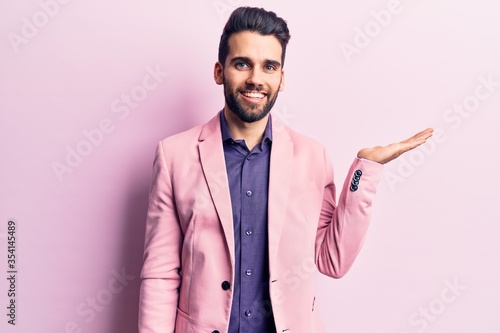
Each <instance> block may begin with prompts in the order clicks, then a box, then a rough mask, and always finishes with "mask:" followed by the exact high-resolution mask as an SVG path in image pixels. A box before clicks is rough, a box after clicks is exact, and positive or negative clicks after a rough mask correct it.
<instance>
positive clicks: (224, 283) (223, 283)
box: [221, 281, 231, 290]
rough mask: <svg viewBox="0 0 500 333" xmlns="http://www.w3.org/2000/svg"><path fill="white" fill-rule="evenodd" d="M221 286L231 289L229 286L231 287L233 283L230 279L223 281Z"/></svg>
mask: <svg viewBox="0 0 500 333" xmlns="http://www.w3.org/2000/svg"><path fill="white" fill-rule="evenodd" d="M221 286H222V289H224V290H229V288H231V284H230V283H229V282H228V281H224V282H222V285H221Z"/></svg>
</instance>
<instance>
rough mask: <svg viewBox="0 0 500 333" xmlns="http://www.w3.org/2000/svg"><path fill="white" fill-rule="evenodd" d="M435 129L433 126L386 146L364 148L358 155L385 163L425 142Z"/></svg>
mask: <svg viewBox="0 0 500 333" xmlns="http://www.w3.org/2000/svg"><path fill="white" fill-rule="evenodd" d="M433 131H434V130H433V129H432V128H428V129H426V130H423V131H422V132H419V133H417V134H415V135H414V136H412V137H411V138H409V139H406V140H404V141H401V142H397V143H391V144H390V145H388V146H385V147H381V146H377V147H373V148H363V149H361V150H360V151H359V152H358V157H359V158H365V159H367V160H371V161H374V162H378V163H380V164H385V163H387V162H390V161H392V160H393V159H395V158H397V157H398V156H399V155H401V154H403V153H406V152H407V151H409V150H412V149H413V148H415V147H418V146H420V145H421V144H422V143H425V140H427V139H428V138H429V137H430V136H431V135H432V132H433Z"/></svg>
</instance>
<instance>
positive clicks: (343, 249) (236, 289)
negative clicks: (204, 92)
mask: <svg viewBox="0 0 500 333" xmlns="http://www.w3.org/2000/svg"><path fill="white" fill-rule="evenodd" d="M289 39H290V35H289V32H288V28H287V25H286V22H285V21H284V20H283V19H281V18H279V17H277V16H276V15H275V14H274V13H273V12H268V11H265V10H264V9H257V8H248V7H245V8H238V9H236V10H235V11H234V12H233V13H232V15H231V17H230V18H229V21H228V22H227V24H226V26H225V27H224V31H223V34H222V37H221V41H220V45H219V61H218V62H217V63H216V64H215V69H214V77H215V82H216V83H217V84H220V85H223V86H224V97H225V105H224V108H223V110H222V111H221V112H219V113H218V114H216V115H215V117H214V118H213V119H212V120H210V121H209V122H208V123H206V124H204V125H201V126H198V127H195V128H193V129H190V130H188V131H186V132H183V133H180V134H177V135H174V136H171V137H169V138H167V139H165V140H163V141H161V142H160V143H159V144H158V147H157V151H156V158H155V161H154V169H153V182H152V185H151V192H150V204H149V210H148V215H147V225H146V242H145V250H144V266H143V270H142V274H141V277H142V279H143V280H142V286H141V296H140V313H139V332H140V333H153V332H154V333H166V332H189V333H201V332H211V333H226V332H229V333H239V332H241V333H247V332H252V333H268V332H272V333H274V332H280V333H281V332H298V333H314V332H322V328H321V327H322V326H321V322H320V320H319V318H318V315H317V308H316V307H315V297H316V296H315V291H314V286H313V281H314V278H313V275H314V274H313V273H314V270H316V268H317V270H319V271H320V272H321V273H323V274H326V275H328V276H331V277H334V278H339V277H341V276H343V275H344V274H345V273H346V272H347V271H348V270H349V268H350V267H351V265H352V263H353V261H354V259H355V258H356V256H357V254H358V252H359V250H360V248H361V245H362V243H363V240H364V237H365V233H366V230H367V227H368V224H369V218H370V212H371V203H372V200H373V198H374V195H375V192H376V185H377V183H378V182H379V179H380V177H381V173H382V164H384V163H386V162H388V161H390V160H392V159H394V158H396V157H397V156H399V155H400V154H402V153H404V152H406V151H408V150H410V149H413V148H414V147H416V146H418V145H420V144H422V143H423V142H425V140H426V139H427V138H428V137H429V136H430V135H431V134H432V130H431V129H428V130H425V131H423V132H420V133H419V134H417V135H415V136H413V137H412V138H410V139H408V140H405V141H403V142H400V143H395V144H392V145H389V146H386V147H375V148H365V149H362V150H360V151H359V153H358V156H357V158H355V160H354V162H353V164H352V165H351V167H350V169H349V172H348V175H347V179H346V181H345V184H344V185H343V187H342V191H341V194H340V198H339V200H338V202H337V201H336V193H335V186H334V184H333V171H332V166H331V164H330V158H329V157H328V154H327V152H326V150H325V148H324V147H323V146H321V145H320V144H318V143H316V142H315V141H313V140H311V139H308V138H307V137H305V136H303V135H301V134H298V133H296V132H295V131H293V130H291V129H289V128H287V127H286V126H284V125H281V124H278V123H277V122H276V120H275V119H272V117H271V115H270V111H271V109H272V107H273V104H274V102H275V101H276V98H277V96H278V93H279V91H282V90H283V87H284V71H283V64H284V60H285V50H286V45H287V43H288V40H289Z"/></svg>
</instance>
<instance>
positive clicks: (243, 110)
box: [222, 77, 278, 123]
mask: <svg viewBox="0 0 500 333" xmlns="http://www.w3.org/2000/svg"><path fill="white" fill-rule="evenodd" d="M222 83H223V84H224V98H225V99H226V105H227V107H228V108H229V110H230V111H231V112H232V113H234V114H235V115H237V116H238V117H239V118H240V119H241V120H242V121H244V122H246V123H253V122H256V121H259V120H261V119H263V118H264V117H265V116H267V114H268V113H269V112H270V111H271V109H272V108H273V106H274V103H275V102H276V99H277V98H278V91H276V92H275V93H274V94H271V93H268V94H266V96H264V97H263V98H266V99H267V102H266V103H265V104H264V105H263V106H257V105H251V104H250V105H248V106H243V104H242V101H241V97H240V92H241V91H257V92H261V91H262V90H263V89H262V88H261V87H257V86H255V85H246V86H245V87H243V88H238V89H235V88H234V87H233V86H232V85H231V84H229V83H228V82H227V81H226V79H225V78H224V77H223V78H222ZM247 104H249V103H247Z"/></svg>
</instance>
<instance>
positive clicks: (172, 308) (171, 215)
mask: <svg viewBox="0 0 500 333" xmlns="http://www.w3.org/2000/svg"><path fill="white" fill-rule="evenodd" d="M182 239H183V236H182V231H181V228H180V224H179V219H178V216H177V213H176V207H175V201H174V194H173V189H172V182H171V177H170V174H169V169H168V167H167V163H166V161H165V156H164V153H163V147H162V143H161V142H160V143H159V144H158V146H157V149H156V156H155V160H154V164H153V179H152V183H151V187H150V194H149V207H148V212H147V220H146V235H145V244H144V264H143V267H142V272H141V279H142V281H141V289H140V298H139V333H160V332H161V333H167V332H168V333H172V332H174V330H175V321H176V314H177V304H178V298H179V287H180V284H181V276H180V270H181V248H182Z"/></svg>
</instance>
